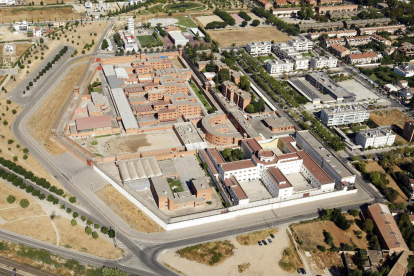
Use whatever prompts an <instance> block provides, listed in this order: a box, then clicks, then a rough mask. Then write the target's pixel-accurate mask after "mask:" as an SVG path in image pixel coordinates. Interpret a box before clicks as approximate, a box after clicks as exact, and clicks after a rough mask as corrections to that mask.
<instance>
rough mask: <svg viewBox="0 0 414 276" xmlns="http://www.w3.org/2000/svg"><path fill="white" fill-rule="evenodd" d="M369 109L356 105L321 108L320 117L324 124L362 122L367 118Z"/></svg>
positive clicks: (335, 124)
mask: <svg viewBox="0 0 414 276" xmlns="http://www.w3.org/2000/svg"><path fill="white" fill-rule="evenodd" d="M369 114H370V112H369V110H367V109H366V108H364V107H362V106H360V105H358V106H349V107H348V106H347V107H337V108H329V109H322V110H321V115H320V119H321V121H322V122H323V123H324V124H325V125H326V126H338V125H348V124H353V123H362V122H364V121H366V120H368V119H369Z"/></svg>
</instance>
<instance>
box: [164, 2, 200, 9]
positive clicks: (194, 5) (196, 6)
mask: <svg viewBox="0 0 414 276" xmlns="http://www.w3.org/2000/svg"><path fill="white" fill-rule="evenodd" d="M204 7H205V6H204V5H203V4H199V3H194V2H184V3H174V4H168V5H166V6H165V7H164V8H165V9H166V10H179V9H180V8H185V9H186V10H199V9H202V8H204Z"/></svg>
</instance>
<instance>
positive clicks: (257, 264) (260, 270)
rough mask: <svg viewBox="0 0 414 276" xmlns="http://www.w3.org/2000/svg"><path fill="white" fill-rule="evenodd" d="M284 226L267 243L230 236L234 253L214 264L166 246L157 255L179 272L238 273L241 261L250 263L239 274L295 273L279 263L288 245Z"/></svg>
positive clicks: (198, 273) (265, 275) (268, 274)
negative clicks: (247, 242) (249, 243)
mask: <svg viewBox="0 0 414 276" xmlns="http://www.w3.org/2000/svg"><path fill="white" fill-rule="evenodd" d="M286 229H287V226H281V227H280V229H279V232H278V233H277V234H275V239H274V240H273V241H274V242H273V243H272V244H269V245H267V246H259V245H258V244H256V245H252V246H240V245H238V243H237V241H236V238H235V237H233V238H230V242H231V243H233V244H234V245H235V246H236V248H235V250H234V256H232V257H230V258H229V259H227V260H226V261H224V262H223V263H221V264H219V265H217V266H213V267H210V266H207V265H203V264H199V263H197V262H195V261H189V260H187V259H184V258H180V257H179V255H178V254H176V253H175V251H177V249H171V250H167V251H165V252H163V253H162V254H161V255H160V257H159V258H160V261H162V262H164V263H167V264H168V265H169V266H170V267H173V268H175V269H176V271H180V272H181V274H182V275H203V276H217V275H239V272H238V271H239V270H238V266H239V265H241V264H244V263H250V264H251V265H250V268H249V269H248V270H247V271H245V272H244V273H243V274H242V275H249V276H250V275H251V276H257V275H260V276H274V275H297V272H294V273H289V272H285V271H283V270H282V269H281V268H280V267H279V264H278V261H279V260H280V259H281V258H282V254H283V251H284V249H285V248H287V247H289V246H290V242H289V238H288V236H287V234H286Z"/></svg>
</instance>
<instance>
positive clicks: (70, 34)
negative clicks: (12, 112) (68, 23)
mask: <svg viewBox="0 0 414 276" xmlns="http://www.w3.org/2000/svg"><path fill="white" fill-rule="evenodd" d="M108 24H109V23H108V22H87V23H84V25H83V26H81V25H79V26H78V27H77V28H73V29H69V30H67V31H66V30H65V34H64V35H63V36H62V37H61V38H60V42H65V43H68V44H70V45H71V46H73V47H75V48H77V50H78V52H79V53H80V52H81V51H82V50H85V53H86V54H90V53H91V52H92V51H93V50H94V48H95V47H97V46H98V47H99V45H97V42H98V41H99V39H100V38H101V36H102V34H103V33H104V31H105V29H106V27H107V26H108ZM75 30H76V32H75ZM95 33H96V36H95ZM91 34H92V35H91ZM65 35H66V36H67V37H64V36H65ZM79 36H80V38H78V37H79ZM92 39H93V40H94V42H95V45H94V46H93V47H91V48H90V49H89V51H88V50H87V49H84V48H83V47H84V46H85V44H87V43H88V44H92ZM72 41H73V43H72ZM77 43H79V45H77Z"/></svg>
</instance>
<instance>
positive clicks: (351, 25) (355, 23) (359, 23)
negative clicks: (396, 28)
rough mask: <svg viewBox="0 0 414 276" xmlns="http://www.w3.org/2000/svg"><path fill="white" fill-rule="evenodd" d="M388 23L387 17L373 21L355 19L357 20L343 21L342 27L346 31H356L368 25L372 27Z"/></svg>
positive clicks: (389, 20)
mask: <svg viewBox="0 0 414 276" xmlns="http://www.w3.org/2000/svg"><path fill="white" fill-rule="evenodd" d="M390 22H391V19H390V18H388V17H383V18H375V19H357V20H346V21H344V26H345V28H347V29H356V28H361V27H365V26H367V25H368V24H369V25H372V26H374V25H375V26H382V25H388V24H389V23H390Z"/></svg>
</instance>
